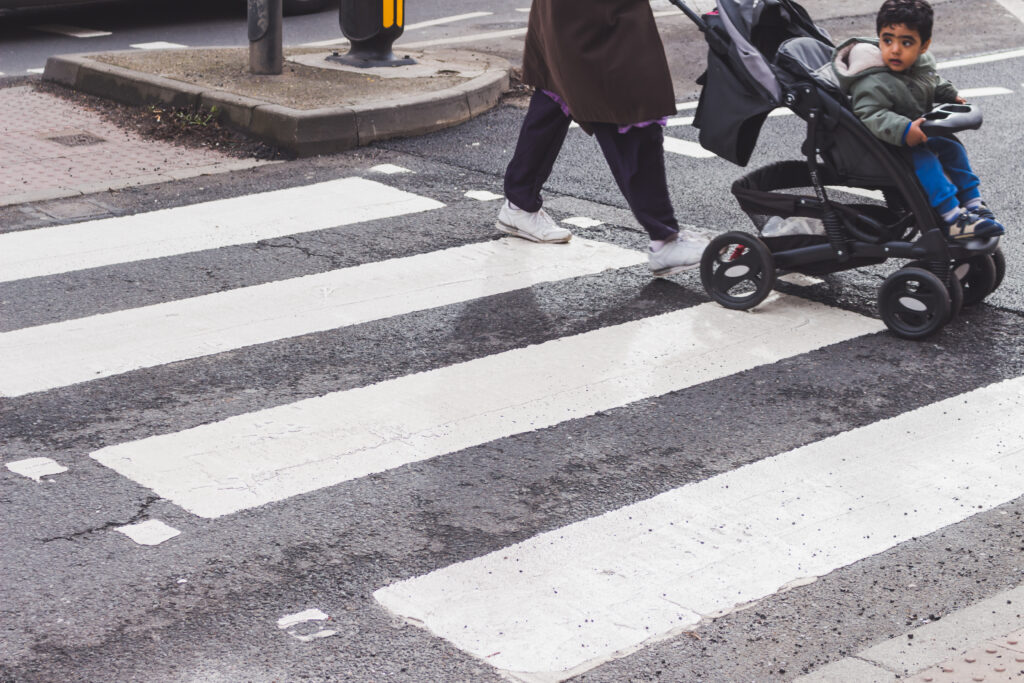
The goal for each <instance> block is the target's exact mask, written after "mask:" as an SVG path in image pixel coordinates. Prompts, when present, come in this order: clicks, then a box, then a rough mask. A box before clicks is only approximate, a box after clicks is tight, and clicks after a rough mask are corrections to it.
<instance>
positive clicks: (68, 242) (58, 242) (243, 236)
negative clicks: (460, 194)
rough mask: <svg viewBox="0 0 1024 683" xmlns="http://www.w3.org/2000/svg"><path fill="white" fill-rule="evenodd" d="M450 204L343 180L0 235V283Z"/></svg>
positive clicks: (378, 185) (357, 180) (366, 182)
mask: <svg viewBox="0 0 1024 683" xmlns="http://www.w3.org/2000/svg"><path fill="white" fill-rule="evenodd" d="M442 206H444V204H441V203H440V202H437V201H434V200H433V199H427V198H426V197H420V196H418V195H414V194H410V193H408V192H403V191H402V190H397V189H395V188H392V187H389V186H387V185H383V184H381V183H377V182H374V181H372V180H365V179H363V178H343V179H340V180H332V181H329V182H326V183H317V184H315V185H305V186H302V187H294V188H290V189H286V190H274V191H272V192H264V193H261V194H252V195H245V196H242V197H235V198H232V199H221V200H217V201H212V202H205V203H202V204H192V205H189V206H183V207H179V208H175V209H162V210H160V211H153V212H150V213H143V214H136V215H134V216H124V217H119V218H104V219H101V220H95V221H86V222H83V223H75V224H72V225H61V226H56V227H52V228H41V229H38V230H24V231H20V232H11V233H6V234H2V235H0V282H10V281H12V280H19V279H22V278H29V277H38V276H42V275H54V274H56V273H64V272H68V271H72V270H81V269H84V268H96V267H99V266H109V265H112V264H115V263H126V262H129V261H139V260H142V259H151V258H158V257H162V256H173V255H176V254H186V253H189V252H193V251H200V250H203V249H215V248H218V247H225V246H229V245H234V244H247V243H251V242H258V241H259V240H263V239H269V238H272V237H283V236H284V235H294V234H298V233H303V232H312V231H314V230H322V229H324V228H331V227H336V226H341V225H348V224H351V223H360V222H363V221H370V220H374V219H379V218H391V217H394V216H401V215H403V214H408V213H417V212H420V211H427V210H430V209H436V208H440V207H442Z"/></svg>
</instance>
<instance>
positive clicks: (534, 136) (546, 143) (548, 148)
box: [505, 90, 572, 212]
mask: <svg viewBox="0 0 1024 683" xmlns="http://www.w3.org/2000/svg"><path fill="white" fill-rule="evenodd" d="M571 122H572V119H570V118H569V117H568V116H566V115H565V114H564V113H562V108H561V107H560V106H558V104H557V103H555V101H554V100H552V99H551V98H550V97H548V96H547V95H545V94H544V93H542V92H540V91H539V90H538V91H537V92H535V93H533V99H531V100H530V108H529V109H528V110H527V112H526V119H525V120H524V121H523V127H522V128H521V129H520V131H519V141H518V142H517V143H516V151H515V154H514V155H513V156H512V161H511V162H509V165H508V168H507V169H505V197H507V198H508V200H509V201H510V202H512V203H513V204H515V205H516V206H518V207H519V208H520V209H523V210H525V211H530V212H533V211H539V210H540V207H541V205H542V204H543V200H542V199H541V196H540V190H541V188H542V187H543V186H544V183H545V182H547V179H548V176H550V175H551V169H552V168H553V167H554V165H555V159H557V158H558V152H559V151H561V149H562V143H563V142H564V141H565V135H566V133H567V132H568V131H569V124H570V123H571Z"/></svg>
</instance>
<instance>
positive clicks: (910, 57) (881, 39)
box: [878, 24, 932, 71]
mask: <svg viewBox="0 0 1024 683" xmlns="http://www.w3.org/2000/svg"><path fill="white" fill-rule="evenodd" d="M931 42H932V41H930V40H927V41H925V42H923V43H922V42H921V34H920V33H918V32H917V31H915V30H913V29H909V28H907V27H906V25H905V24H894V25H892V26H886V27H884V28H882V32H881V33H879V34H878V47H880V48H881V49H882V59H884V60H885V65H886V66H887V67H889V68H890V69H892V70H893V71H906V70H907V69H909V68H910V67H912V66H914V62H916V61H917V58H918V57H920V56H921V55H923V54H924V53H925V52H927V51H928V46H929V45H930V44H931Z"/></svg>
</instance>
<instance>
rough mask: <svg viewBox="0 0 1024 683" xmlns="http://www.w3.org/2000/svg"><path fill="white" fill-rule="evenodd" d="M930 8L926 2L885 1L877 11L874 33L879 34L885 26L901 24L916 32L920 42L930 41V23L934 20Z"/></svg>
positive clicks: (915, 0)
mask: <svg viewBox="0 0 1024 683" xmlns="http://www.w3.org/2000/svg"><path fill="white" fill-rule="evenodd" d="M934 16H935V14H934V12H932V6H931V5H929V4H928V3H927V2H926V0H885V2H884V3H882V8H881V9H880V10H878V19H877V20H876V21H875V23H876V31H877V32H878V33H879V34H881V33H882V29H883V28H885V27H886V26H895V25H896V24H903V25H904V26H906V27H907V28H909V29H910V30H911V31H917V33H918V35H920V36H921V42H922V43H927V42H928V41H929V40H931V39H932V22H933V19H934Z"/></svg>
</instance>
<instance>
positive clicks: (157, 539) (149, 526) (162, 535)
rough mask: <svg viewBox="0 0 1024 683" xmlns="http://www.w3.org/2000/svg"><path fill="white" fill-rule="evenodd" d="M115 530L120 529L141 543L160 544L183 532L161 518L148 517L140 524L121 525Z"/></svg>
mask: <svg viewBox="0 0 1024 683" xmlns="http://www.w3.org/2000/svg"><path fill="white" fill-rule="evenodd" d="M115 531H120V532H121V533H122V534H124V535H125V536H127V537H128V538H130V539H132V540H133V541H135V542H136V543H138V544H139V545H160V544H161V543H163V542H164V541H168V540H170V539H172V538H174V537H175V536H177V535H178V534H180V533H181V532H180V531H178V530H177V529H175V528H174V527H172V526H169V525H167V524H164V523H163V522H161V521H160V520H159V519H147V520H146V521H145V522H139V523H138V524H129V525H127V526H119V527H117V528H116V529H115Z"/></svg>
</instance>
